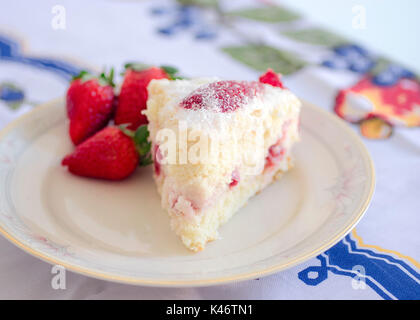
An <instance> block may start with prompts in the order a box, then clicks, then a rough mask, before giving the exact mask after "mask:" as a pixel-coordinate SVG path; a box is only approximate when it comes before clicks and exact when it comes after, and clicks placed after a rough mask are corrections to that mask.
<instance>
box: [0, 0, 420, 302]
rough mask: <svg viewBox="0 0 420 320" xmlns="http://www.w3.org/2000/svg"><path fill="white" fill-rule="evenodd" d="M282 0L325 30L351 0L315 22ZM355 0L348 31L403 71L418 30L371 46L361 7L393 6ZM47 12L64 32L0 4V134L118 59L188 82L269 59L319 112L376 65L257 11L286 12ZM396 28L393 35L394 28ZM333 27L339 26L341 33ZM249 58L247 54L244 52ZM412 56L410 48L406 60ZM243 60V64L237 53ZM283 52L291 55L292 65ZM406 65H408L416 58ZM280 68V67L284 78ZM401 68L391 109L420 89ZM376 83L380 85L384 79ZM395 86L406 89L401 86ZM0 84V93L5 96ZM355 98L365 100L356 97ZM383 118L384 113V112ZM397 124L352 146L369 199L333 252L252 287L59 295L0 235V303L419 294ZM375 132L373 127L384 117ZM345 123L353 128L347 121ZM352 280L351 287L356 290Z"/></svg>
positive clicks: (137, 5) (352, 48)
mask: <svg viewBox="0 0 420 320" xmlns="http://www.w3.org/2000/svg"><path fill="white" fill-rule="evenodd" d="M267 2H272V1H268V0H264V1H263V0H259V1H257V0H244V1H236V2H233V1H223V9H226V10H227V11H236V10H241V9H243V8H247V7H256V6H258V7H264V8H265V6H266V3H267ZM287 2H289V3H291V4H292V2H293V3H294V5H295V6H296V8H298V7H299V8H300V9H305V8H306V10H307V11H309V12H311V13H312V20H314V21H316V20H317V19H318V20H320V19H321V20H328V21H330V22H331V23H333V20H335V21H342V20H343V21H346V19H347V18H345V19H344V18H343V17H344V16H340V15H339V12H341V14H343V15H345V16H346V17H347V15H350V16H351V11H350V12H349V11H348V10H349V6H350V5H351V4H353V1H344V0H342V1H340V2H339V3H340V5H338V1H336V2H334V3H335V4H334V6H335V7H334V10H333V9H332V6H330V5H331V1H328V2H329V7H328V10H329V11H334V14H332V15H331V14H330V15H326V12H324V13H322V12H321V11H323V10H324V11H325V5H326V2H327V1H324V0H319V1H316V3H317V5H318V6H314V7H310V8H309V7H308V4H307V2H309V1H298V0H293V1H282V3H287ZM311 2H313V1H311ZM364 2H366V3H368V2H369V4H366V5H367V6H368V10H367V13H368V29H367V30H366V31H363V32H364V33H363V36H362V33H361V36H360V39H361V40H363V42H366V43H368V44H369V43H371V44H372V45H373V46H374V47H375V48H373V50H372V51H373V52H375V53H380V54H384V53H385V54H387V53H388V52H387V51H386V50H381V48H382V47H383V48H385V47H386V48H388V49H389V54H390V55H392V56H395V57H397V58H401V60H404V61H403V62H407V65H408V66H414V68H415V67H416V66H415V65H414V64H410V63H409V62H410V61H411V60H412V59H413V57H416V56H417V55H418V41H416V42H417V43H416V44H413V41H409V40H407V41H405V39H416V38H415V37H416V36H417V34H416V33H417V31H418V23H419V22H416V24H413V25H411V24H410V26H417V27H416V28H417V29H410V28H408V30H406V33H405V36H404V37H400V36H399V35H400V33H399V31H395V32H396V34H393V35H392V36H391V35H389V37H390V38H391V39H392V42H393V43H397V41H398V43H400V44H399V46H401V48H405V49H401V50H399V49H395V48H392V45H391V46H388V47H387V46H386V44H385V42H386V41H387V40H388V38H387V36H385V35H382V34H381V37H376V38H375V37H374V36H372V37H373V38H369V37H366V38H364V36H365V35H367V34H375V33H377V34H379V33H378V32H379V31H377V30H378V28H379V26H381V25H382V26H383V25H385V23H384V22H385V21H386V18H384V17H383V16H381V17H382V18H377V19H376V18H375V17H372V16H370V14H371V12H375V16H376V15H377V14H378V15H379V14H380V15H382V9H381V8H388V9H387V10H393V9H395V10H397V8H396V7H395V4H394V3H395V2H394V1H391V0H387V1H384V0H382V1H380V2H381V5H382V7H381V8H379V7H377V6H378V4H377V2H378V1H358V3H364ZM371 2H373V3H376V5H373V4H371ZM391 2H392V4H391ZM305 3H306V4H305ZM341 3H343V4H342V5H341ZM60 4H61V6H63V7H64V8H65V12H66V24H65V28H64V29H60V28H58V29H57V28H53V27H52V23H53V18H54V16H55V15H56V14H57V13H54V12H56V11H54V10H56V9H57V8H56V7H55V6H56V5H57V1H55V0H54V1H53V0H45V1H42V2H36V3H35V2H32V1H24V0H15V1H10V2H7V4H6V3H3V4H1V10H0V127H3V126H4V125H5V124H7V123H8V122H10V121H12V120H13V119H15V118H16V117H18V116H19V115H21V114H23V113H25V112H27V111H28V110H30V109H32V108H33V107H34V105H36V104H37V103H41V102H45V101H48V100H50V99H52V98H55V97H58V96H62V95H63V94H65V90H66V88H67V85H68V80H69V79H70V77H71V75H73V74H75V73H77V72H78V70H80V69H81V68H88V69H91V70H100V69H101V68H102V67H103V66H110V65H117V66H121V65H122V64H123V63H124V62H126V61H133V60H134V61H140V62H145V63H151V64H156V65H161V64H170V65H175V66H177V67H179V68H180V69H181V70H182V72H183V74H184V75H187V76H190V77H194V76H205V75H216V76H220V77H224V78H237V79H256V78H257V76H258V74H259V73H260V70H259V69H263V68H265V67H267V59H273V61H271V63H272V65H273V67H274V68H276V70H278V71H281V72H283V73H285V72H287V73H289V74H288V75H286V76H285V77H284V81H285V83H286V85H287V86H288V87H289V88H291V89H292V90H293V91H294V92H296V93H297V94H298V95H299V96H300V97H302V98H303V99H305V100H308V101H311V102H313V103H314V104H317V105H319V106H321V107H323V108H325V109H327V110H330V111H332V110H333V107H334V104H335V101H336V100H335V99H336V97H337V95H338V94H339V92H340V90H342V89H346V92H347V91H352V90H353V91H355V90H356V89H354V87H353V86H354V84H355V83H357V82H358V81H360V80H361V79H365V77H366V75H367V74H368V72H370V71H369V70H371V69H369V68H370V67H371V64H372V63H373V64H375V65H376V63H377V60H376V59H377V56H376V55H375V54H373V55H371V54H370V53H369V54H365V49H363V48H362V47H360V46H356V45H354V44H351V45H345V46H344V47H343V46H342V45H340V46H339V48H340V53H337V50H336V48H337V47H336V44H333V43H331V39H332V38H330V37H328V38H327V39H325V37H324V35H323V34H321V35H319V34H316V37H317V39H318V40H317V41H321V43H318V44H314V43H313V38H309V39H308V38H307V35H303V36H302V34H299V32H298V36H296V33H294V32H295V31H299V30H300V29H302V28H307V27H308V26H309V28H312V27H311V26H312V22H309V21H308V20H305V18H296V19H297V20H296V19H295V20H293V21H292V22H291V23H290V24H289V22H281V23H277V22H275V23H271V22H267V21H266V19H267V16H268V17H271V18H270V19H284V17H285V16H286V17H288V16H289V15H288V14H286V15H285V14H284V12H283V13H279V12H277V11H276V12H275V16H274V17H273V13H267V12H266V11H265V14H264V15H263V17H262V18H261V15H260V14H259V13H257V14H256V13H255V11H253V12H251V13H249V12H248V13H246V14H245V16H248V17H244V13H241V14H239V17H237V18H235V20H234V23H233V25H230V26H226V25H219V24H217V23H215V20H214V15H215V12H213V11H212V9H200V8H198V7H194V8H193V9H192V10H190V9H191V8H190V9H186V8H181V7H180V6H179V5H177V4H176V3H175V1H171V0H159V1H155V0H154V1H141V2H135V1H116V0H91V1H88V2H87V1H74V0H62V1H60ZM398 4H399V7H398V10H400V9H401V10H405V11H404V12H406V13H407V15H408V16H410V17H413V15H412V14H413V12H419V10H418V2H417V1H408V0H401V1H399V2H398ZM372 6H373V7H372ZM54 8H55V9H54ZM322 8H324V9H322ZM376 9H378V11H376ZM328 10H327V11H328ZM384 10H385V9H384ZM270 11H271V9H270ZM401 12H402V11H401ZM323 14H325V15H323ZM401 15H403V14H402V13H401ZM121 17H124V18H123V19H121ZM320 17H325V18H320ZM340 17H341V18H340ZM261 20H263V21H261ZM403 20H404V19H403ZM55 22H57V21H55ZM110 22H111V23H110ZM407 23H409V22H407V21H401V25H405V26H407ZM396 25H398V27H397V26H396V27H395V29H396V30H397V29H398V28H399V24H396ZM331 26H334V24H331ZM285 28H286V29H287V30H288V31H293V32H292V34H294V35H290V36H286V34H285V33H283V32H284V30H285ZM295 28H297V29H295ZM342 28H343V30H344V29H348V26H347V27H346V26H344V27H342ZM333 29H336V30H338V29H340V27H338V26H337V27H336V28H335V27H334V28H333ZM330 30H332V29H330ZM383 30H385V29H383ZM386 30H388V29H386ZM344 31H345V30H344ZM349 31H351V30H349ZM386 32H387V33H388V31H386ZM344 33H345V32H344ZM311 34H312V33H311ZM312 35H313V34H312ZM353 35H354V37H353V38H357V34H356V33H354V34H353ZM313 36H314V35H313ZM296 37H297V38H296ZM302 37H303V38H304V39H306V40H304V42H305V43H301V42H300V41H302V40H298V38H301V39H302ZM255 39H258V41H259V42H258V44H257V45H255V46H251V47H249V46H247V44H249V43H254V42H255ZM320 39H321V40H320ZM375 39H376V40H375ZM253 41H254V42H253ZM261 43H262V44H264V46H261ZM413 46H414V47H413ZM232 47H235V48H239V49H238V50H239V51H240V55H238V54H236V53H237V51H235V52H236V53H232V51H229V50H232ZM221 48H225V50H221ZM226 48H230V49H226ZM375 49H376V50H375ZM251 50H254V51H252V52H253V54H252V55H250V52H251ZM278 50H280V51H278ZM283 50H284V51H283ZM415 50H417V53H416V55H413V51H415ZM286 51H287V52H293V53H294V54H293V55H292V57H289V56H287V57H288V58H287V63H285V61H284V60H283V59H286V58H285V55H283V54H279V52H281V53H283V52H286ZM343 51H345V52H344V53H343ZM229 52H230V54H229ZM241 55H242V56H241ZM243 56H245V58H244V59H245V60H244V59H242V58H241V57H243ZM296 57H299V59H300V60H295V59H296ZM203 61H205V63H203ZM416 63H417V67H418V60H417V62H416ZM284 67H287V69H288V70H285V69H284V70H283V69H282V68H284ZM367 67H369V68H367ZM280 69H281V70H280ZM394 69H395V68H394ZM418 69H420V68H418ZM398 70H400V69H398ZM399 72H400V71H399ZM404 74H405V75H406V76H405V77H408V75H410V76H409V77H410V79H408V78H407V79H405V78H404V79H403V78H399V77H400V76H398V77H397V76H396V75H395V74H393V77H397V78H395V79H391V81H394V82H395V84H392V85H391V88H394V89H395V90H396V92H398V93H400V94H402V95H403V96H404V97H406V95H408V94H410V95H409V97H410V99H411V100H407V101H406V99H403V101H402V102H403V103H405V104H404V106H407V103H410V105H409V109H410V108H411V107H412V105H411V103H412V102H413V101H414V102H415V101H419V99H420V87H419V85H418V82H417V80H414V79H413V75H412V73H411V72H409V70H404ZM401 77H402V76H401ZM387 79H388V80H387V81H389V77H388V78H387ZM10 84H12V85H13V86H10ZM400 84H403V85H405V86H407V85H408V84H409V89H405V87H404V86H403V85H402V86H399V85H400ZM367 85H368V87H369V88H370V89H372V91H369V92H375V94H377V95H378V96H379V97H382V95H383V94H385V93H386V92H387V88H390V86H389V84H388V86H384V85H383V84H382V85H380V84H378V83H375V82H373V80H372V81H371V80H368V84H367ZM7 86H8V87H7ZM6 87H7V90H4V89H3V88H6ZM404 90H406V91H404ZM407 90H411V91H409V92H408V91H407ZM358 94H360V95H362V97H363V98H364V99H370V96H367V95H363V94H364V93H363V92H359V93H358ZM393 97H394V96H392V97H391V98H390V99H391V100H392V98H393ZM400 100H401V99H400ZM400 100H398V101H400ZM398 101H397V102H395V104H398V103H399V102H398ZM400 102H401V101H400ZM383 103H384V102H383V101H382V100H381V99H380V98H376V100H372V101H371V104H372V107H375V108H378V107H380V106H382V104H383ZM389 103H391V104H392V103H394V102H389ZM375 110H376V109H375ZM386 110H388V111H387V112H389V114H388V115H389V116H390V117H391V119H394V118H395V116H396V115H395V114H394V113H392V112H393V110H394V108H393V107H391V108H390V109H386ZM390 110H391V111H390ZM395 110H397V106H396V107H395ZM398 110H400V109H398ZM410 110H411V109H410ZM404 112H405V111H404ZM419 114H420V113H417V114H416V113H413V115H412V117H411V118H410V119H411V120H410V121H413V123H416V124H417V126H418V125H420V121H419V120H418V117H419ZM364 116H367V115H364ZM393 117H394V118H393ZM416 121H418V122H416ZM366 123H368V122H366ZM400 124H403V125H400V126H396V127H395V128H394V130H393V134H392V136H391V137H389V138H388V139H384V140H369V139H366V138H363V141H364V142H365V144H366V146H367V147H368V149H369V151H370V153H371V155H372V158H373V160H374V163H375V167H376V173H377V187H376V193H375V196H374V199H373V201H372V203H371V206H370V209H369V210H368V212H367V214H366V216H365V218H364V219H363V220H362V221H361V222H360V224H359V225H358V226H357V228H356V229H355V230H353V231H352V232H351V233H350V234H349V235H348V236H347V237H346V238H345V239H343V240H342V241H340V242H339V243H338V244H337V245H336V246H334V247H333V248H331V249H329V250H328V251H326V252H325V253H323V254H321V255H319V256H317V257H316V258H313V259H311V260H309V261H307V262H305V263H303V264H301V265H299V266H296V267H294V268H291V269H289V270H286V271H284V272H280V273H278V274H275V275H272V276H269V277H266V278H262V279H256V280H251V281H246V282H241V283H235V284H230V285H223V286H215V287H211V288H191V289H189V288H184V289H177V288H172V289H162V288H145V287H136V286H129V285H122V284H115V283H111V282H106V281H101V280H96V279H92V278H88V277H84V276H81V275H77V274H74V273H71V272H68V273H67V278H66V283H67V287H66V289H65V290H54V289H53V288H52V286H51V281H52V276H53V274H52V273H51V271H52V269H51V266H50V265H48V264H46V263H44V262H42V261H40V260H38V259H36V258H34V257H32V256H30V255H28V254H26V253H24V252H23V251H21V250H19V249H18V248H16V247H15V246H13V245H12V244H10V243H9V242H8V241H6V240H5V239H3V238H0V253H1V255H2V259H0V298H5V299H8V298H24V299H32V298H41V299H44V298H45V299H71V298H77V299H102V298H118V299H124V298H126V299H147V298H149V299H150V298H151V299H153V298H155V299H160V298H162V299H186V298H191V299H194V298H196V299H264V298H265V299H283V298H287V299H293V298H300V299H415V298H417V299H419V298H420V273H419V271H420V262H419V261H420V236H419V232H418V230H419V229H420V216H419V215H418V207H419V200H418V190H420V179H419V178H420V177H419V172H420V170H419V169H420V166H419V163H420V162H419V159H420V132H419V129H418V128H411V129H409V128H406V127H405V126H404V124H405V123H400ZM349 125H351V124H349ZM381 125H385V124H384V122H381ZM351 126H352V128H353V129H354V130H355V131H356V132H358V134H360V132H361V131H360V128H359V126H358V125H351ZM367 133H368V132H367ZM367 133H366V132H365V134H367ZM0 214H1V213H0ZM360 266H362V267H363V270H364V273H363V274H361V273H360V272H358V270H359V269H357V268H359V267H360ZM355 268H356V269H355ZM354 281H356V284H362V285H359V286H358V285H356V286H355V285H354ZM363 284H364V285H363Z"/></svg>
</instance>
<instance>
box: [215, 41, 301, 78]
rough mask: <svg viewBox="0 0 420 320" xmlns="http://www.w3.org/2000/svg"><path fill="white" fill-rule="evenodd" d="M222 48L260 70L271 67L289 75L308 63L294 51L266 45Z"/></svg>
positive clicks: (236, 58)
mask: <svg viewBox="0 0 420 320" xmlns="http://www.w3.org/2000/svg"><path fill="white" fill-rule="evenodd" d="M222 50H223V51H224V52H225V53H227V54H229V55H230V56H231V57H232V58H233V59H235V60H238V61H239V62H242V63H243V64H246V65H247V66H249V67H251V68H253V69H255V70H258V71H266V70H267V69H269V68H271V69H273V70H274V71H275V72H277V73H281V74H283V75H289V74H292V73H294V72H296V71H298V70H300V69H302V68H303V67H305V65H306V62H304V61H302V60H300V59H299V58H297V57H296V55H294V54H293V53H291V52H288V51H284V50H279V49H277V48H274V47H270V46H266V45H245V46H238V47H225V48H223V49H222Z"/></svg>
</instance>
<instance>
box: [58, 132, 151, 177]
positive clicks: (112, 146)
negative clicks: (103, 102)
mask: <svg viewBox="0 0 420 320" xmlns="http://www.w3.org/2000/svg"><path fill="white" fill-rule="evenodd" d="M147 137H148V131H147V128H146V126H142V127H140V128H139V129H138V130H137V131H136V132H135V133H134V132H132V131H127V130H125V129H120V128H118V127H106V128H105V129H102V130H101V131H99V132H98V133H96V134H95V135H93V136H92V137H90V138H89V139H87V140H86V141H84V142H82V143H81V144H79V145H78V146H77V147H76V149H75V151H74V152H73V153H72V154H70V155H68V156H66V157H65V158H64V159H63V161H62V165H63V166H68V169H69V171H70V172H71V173H73V174H75V175H79V176H84V177H91V178H99V179H108V180H121V179H124V178H126V177H128V176H129V175H131V174H132V173H133V172H134V170H135V169H136V167H137V165H138V164H139V159H140V165H147V164H149V163H151V160H150V157H151V156H150V153H149V152H150V143H149V142H147Z"/></svg>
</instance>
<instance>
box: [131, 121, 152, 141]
mask: <svg viewBox="0 0 420 320" xmlns="http://www.w3.org/2000/svg"><path fill="white" fill-rule="evenodd" d="M148 137H149V131H148V130H147V126H146V125H142V126H140V127H138V128H137V130H136V132H135V133H134V142H135V143H136V144H142V143H144V142H147V138H148Z"/></svg>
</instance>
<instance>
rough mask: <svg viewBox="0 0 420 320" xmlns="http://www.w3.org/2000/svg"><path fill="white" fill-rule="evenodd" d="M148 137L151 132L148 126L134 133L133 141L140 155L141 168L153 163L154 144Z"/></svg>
mask: <svg viewBox="0 0 420 320" xmlns="http://www.w3.org/2000/svg"><path fill="white" fill-rule="evenodd" d="M148 137H149V130H148V129H147V125H142V126H140V127H138V128H137V130H136V131H135V133H134V138H133V140H134V143H135V145H136V150H137V152H138V153H139V155H140V166H146V165H148V164H151V163H152V162H153V161H152V156H151V153H150V150H151V148H152V144H151V143H150V141H148V140H147V138H148Z"/></svg>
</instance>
